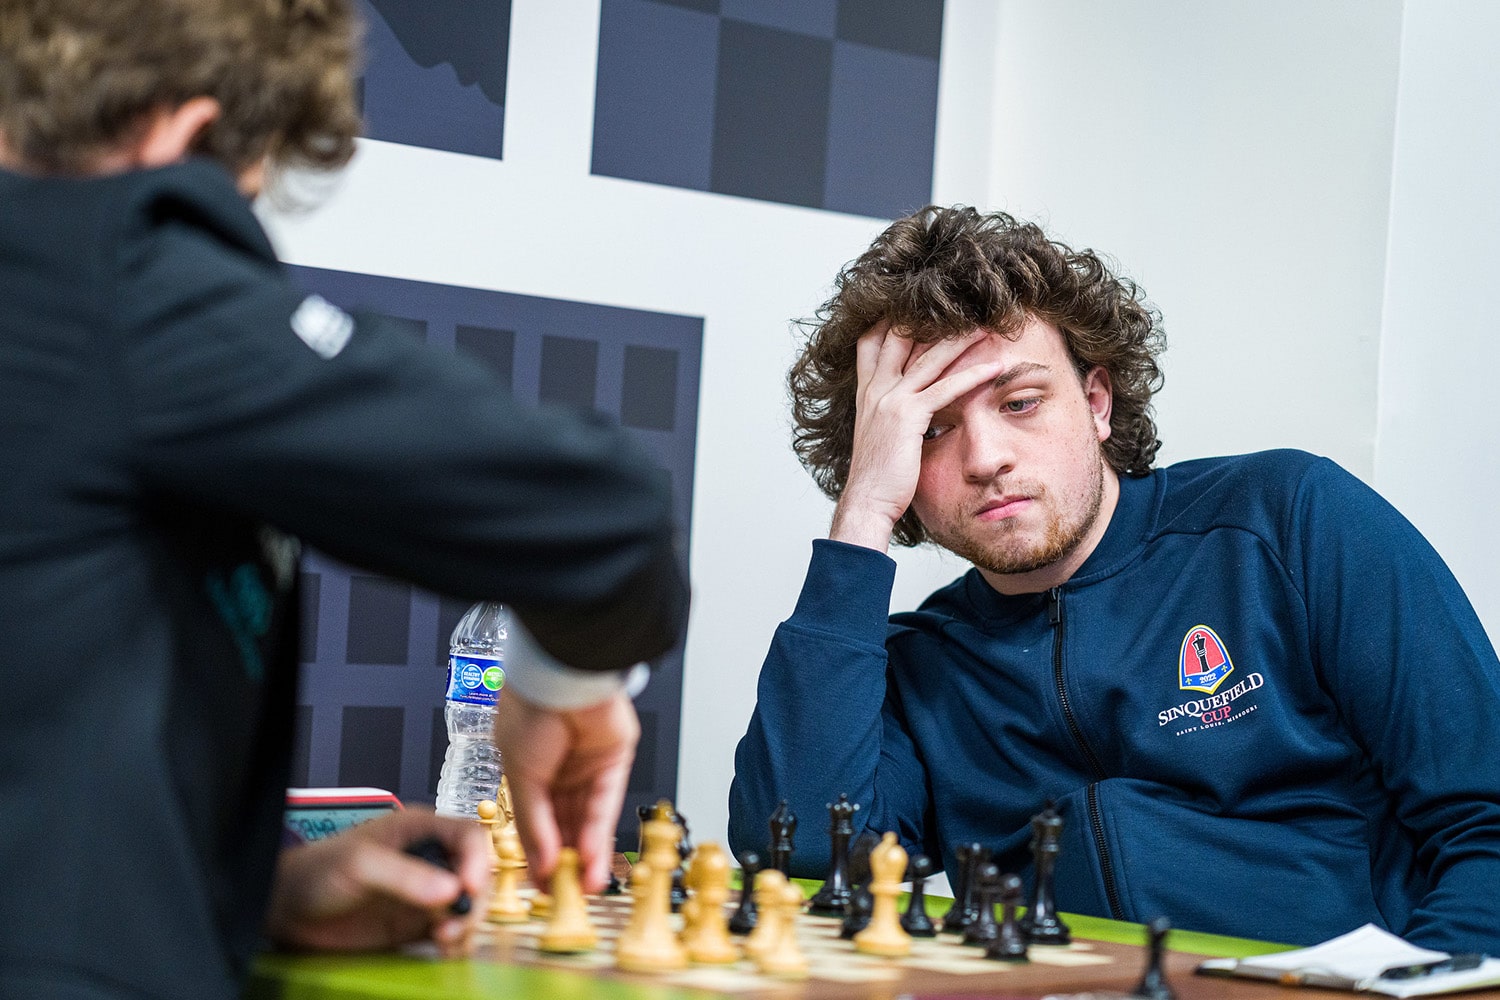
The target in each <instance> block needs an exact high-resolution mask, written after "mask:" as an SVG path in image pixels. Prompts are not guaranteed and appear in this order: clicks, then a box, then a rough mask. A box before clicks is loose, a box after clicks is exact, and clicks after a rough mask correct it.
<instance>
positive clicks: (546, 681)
mask: <svg viewBox="0 0 1500 1000" xmlns="http://www.w3.org/2000/svg"><path fill="white" fill-rule="evenodd" d="M505 652H506V655H505V683H506V684H507V685H508V686H509V687H510V689H511V690H513V691H515V692H516V693H517V694H519V695H520V696H521V697H522V698H525V699H526V700H527V701H529V702H532V703H533V704H537V705H541V706H543V707H544V708H551V709H556V710H558V711H570V710H572V709H578V708H586V707H588V706H590V705H596V704H598V703H599V702H601V701H608V700H609V699H610V698H613V697H614V696H615V695H617V694H619V693H620V692H621V691H624V692H626V693H627V694H629V695H630V697H632V698H634V697H635V696H636V695H637V694H639V693H640V692H641V691H642V690H644V689H645V687H646V682H647V681H648V680H649V679H650V676H651V669H650V668H649V667H647V666H646V664H644V663H637V664H636V665H635V666H634V667H632V668H630V669H629V670H622V671H612V670H606V671H598V670H579V669H577V668H576V667H570V666H568V665H567V664H565V663H562V662H561V661H559V660H557V659H554V658H553V657H552V656H549V655H548V654H547V652H546V650H544V649H542V647H541V645H540V644H539V643H538V642H537V641H536V639H535V638H533V637H532V635H531V633H530V632H528V631H527V630H526V627H525V626H524V625H522V624H521V622H520V619H519V618H512V619H511V622H510V629H509V631H508V634H507V637H506V651H505Z"/></svg>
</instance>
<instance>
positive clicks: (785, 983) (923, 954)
mask: <svg viewBox="0 0 1500 1000" xmlns="http://www.w3.org/2000/svg"><path fill="white" fill-rule="evenodd" d="M630 908H631V902H630V898H629V897H628V896H603V897H591V898H590V899H589V910H590V915H591V917H592V918H593V922H594V924H595V926H596V927H597V928H598V930H599V936H600V941H599V947H598V948H597V949H595V950H594V951H592V952H589V953H586V954H581V955H551V954H546V953H544V952H541V951H539V950H538V949H537V938H538V936H539V935H540V934H541V932H542V929H543V927H544V924H543V922H542V921H539V920H533V921H530V922H528V923H524V924H487V925H486V926H485V929H484V930H483V931H481V933H480V935H479V940H478V942H477V945H478V948H477V953H476V955H475V960H476V961H479V962H489V961H494V962H502V963H507V964H514V965H520V966H529V967H539V968H548V969H558V970H572V971H574V972H578V973H580V974H583V975H586V976H589V977H604V978H608V979H616V980H619V981H621V982H624V983H633V984H638V985H648V984H649V985H654V986H658V987H667V988H675V989H680V990H699V991H704V992H707V993H711V994H718V995H726V996H745V997H753V996H756V995H758V994H774V995H775V996H777V997H786V998H815V1000H842V998H851V1000H852V998H854V997H869V996H875V995H879V996H898V995H914V996H929V997H947V996H961V995H974V994H981V995H987V996H991V997H996V996H1003V997H1009V998H1021V997H1042V996H1046V995H1066V994H1077V993H1096V994H1104V993H1110V992H1114V993H1119V994H1125V993H1129V992H1130V991H1131V990H1133V989H1134V988H1135V986H1136V984H1137V983H1138V982H1139V981H1140V978H1141V975H1142V973H1143V971H1144V969H1145V948H1144V947H1140V946H1134V945H1126V944H1111V943H1106V942H1091V941H1075V942H1074V943H1073V944H1071V945H1067V946H1065V947H1039V946H1033V947H1032V948H1031V949H1030V961H1029V962H1026V963H1024V964H1011V963H1006V962H996V961H991V960H989V959H986V958H985V957H984V949H983V948H979V947H973V946H965V945H963V944H961V943H960V942H959V939H958V938H957V937H956V936H954V935H939V936H938V937H936V938H925V939H924V938H918V939H915V940H913V942H912V951H911V954H910V955H908V956H905V957H902V958H895V959H888V958H876V957H874V956H870V955H864V954H861V953H860V952H858V951H856V950H855V948H854V945H853V943H852V942H850V941H845V940H843V939H841V938H840V937H839V930H840V921H839V920H837V919H835V918H830V917H816V916H811V915H807V914H804V915H802V916H801V917H800V918H799V919H798V924H797V929H798V941H799V944H800V946H801V949H802V951H803V953H804V954H805V955H806V957H807V959H808V964H809V974H808V976H807V978H805V979H802V980H786V979H778V978H776V977H773V976H770V975H767V974H765V973H762V972H760V971H758V970H757V969H756V967H755V965H754V963H753V962H751V961H750V960H749V959H741V960H740V961H738V962H736V963H734V964H733V965H727V966H693V965H690V966H688V967H687V968H686V969H682V970H678V971H672V972H663V973H654V974H642V973H627V972H622V971H619V970H617V969H616V968H615V967H614V964H615V956H614V944H615V940H616V939H617V938H618V936H619V934H620V932H621V931H622V930H623V929H624V926H625V924H626V922H627V920H628V919H629V916H630ZM726 912H727V911H726ZM681 919H682V918H681V917H680V916H679V915H674V916H673V921H674V923H675V926H676V927H679V928H680V927H681ZM1198 961H1199V956H1191V955H1177V954H1170V953H1169V954H1168V956H1167V962H1166V971H1167V975H1168V980H1169V982H1171V983H1172V986H1173V987H1174V989H1176V991H1177V994H1178V996H1179V997H1180V998H1183V1000H1190V998H1194V997H1198V996H1202V997H1209V996H1214V997H1223V996H1226V995H1238V988H1242V987H1245V986H1248V987H1249V988H1250V993H1252V994H1255V995H1257V996H1259V997H1260V998H1261V1000H1266V997H1267V994H1266V992H1265V989H1264V988H1263V987H1261V986H1260V984H1253V983H1251V984H1246V983H1228V982H1226V981H1224V980H1206V979H1201V978H1197V979H1195V977H1194V976H1193V975H1192V970H1193V969H1194V967H1196V965H1197V964H1198Z"/></svg>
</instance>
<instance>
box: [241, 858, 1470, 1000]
mask: <svg viewBox="0 0 1500 1000" xmlns="http://www.w3.org/2000/svg"><path fill="white" fill-rule="evenodd" d="M620 864H622V865H625V864H628V863H626V862H624V861H623V859H621V860H620ZM797 881H798V882H799V884H801V885H802V888H803V891H804V893H806V894H808V895H811V893H812V892H813V891H815V890H816V888H817V883H816V882H804V881H802V880H797ZM950 902H951V901H949V900H946V899H941V898H937V897H931V898H929V900H928V911H929V913H931V914H932V916H933V917H934V918H936V917H937V916H938V915H939V914H940V913H941V912H942V911H945V910H946V909H947V907H948V905H949V904H950ZM617 905H619V906H621V907H623V906H624V905H625V904H624V903H623V902H621V903H618V904H617ZM809 919H810V918H809ZM1064 919H1065V920H1066V921H1067V922H1068V923H1069V925H1070V926H1071V927H1072V931H1073V937H1074V939H1075V941H1078V942H1081V943H1082V948H1083V949H1086V951H1084V952H1083V954H1084V955H1086V956H1099V958H1098V959H1095V961H1096V962H1097V964H1089V965H1073V964H1058V963H1056V962H1051V961H1044V960H1043V958H1044V957H1045V958H1050V957H1051V956H1050V955H1047V956H1043V957H1039V958H1038V960H1036V961H1033V962H1031V963H1029V964H1027V965H1024V966H1009V965H1006V964H1005V963H998V962H995V963H990V962H983V963H982V965H983V966H984V968H985V971H984V972H982V973H978V974H974V973H970V974H964V975H956V974H948V973H946V972H944V971H942V963H936V964H933V963H928V964H926V965H924V964H922V963H921V962H916V961H905V960H901V959H894V960H875V959H870V958H868V957H864V956H859V957H856V956H854V954H853V953H852V948H851V954H850V959H849V964H850V965H854V964H856V963H865V964H866V965H868V964H869V963H872V962H877V961H879V962H885V963H886V964H887V965H888V966H889V976H890V978H888V979H886V980H884V981H879V982H871V981H869V980H859V981H853V982H845V981H838V980H835V979H828V978H821V977H820V978H813V979H809V980H803V981H796V982H787V981H778V980H775V979H773V978H771V977H766V976H760V975H759V974H755V980H756V981H755V984H754V985H750V986H747V985H746V982H745V980H746V979H747V978H749V976H747V975H746V974H743V973H742V974H740V975H739V977H738V979H739V983H738V985H737V986H735V987H732V988H729V989H722V988H720V986H719V985H716V984H715V983H714V980H713V976H712V975H708V976H705V977H703V978H702V982H703V984H707V985H698V984H689V983H687V980H689V979H691V978H692V977H685V976H681V975H678V976H668V977H653V976H647V975H640V974H628V973H622V972H619V971H617V970H615V969H613V968H609V967H605V966H603V964H602V963H603V959H602V958H600V957H598V956H596V957H595V958H594V959H593V960H592V961H590V962H587V963H584V964H580V965H578V966H577V967H574V968H549V967H542V966H538V965H536V964H533V963H532V961H531V958H530V951H529V948H528V947H527V945H529V942H530V939H529V938H526V937H524V935H520V936H518V933H517V932H516V931H513V930H507V929H497V930H493V931H486V932H483V933H482V935H481V940H480V945H479V948H478V952H477V954H476V956H475V957H474V958H468V959H458V960H439V959H436V958H432V957H428V956H424V955H420V954H364V955H287V954H268V955H263V956H261V957H260V959H259V960H258V961H257V963H256V967H255V970H254V974H253V976H252V979H251V984H250V989H249V993H248V1000H496V998H500V997H515V998H520V997H526V998H532V997H536V998H543V997H545V998H548V1000H687V998H696V1000H704V998H708V997H712V996H725V995H731V996H737V997H744V998H746V1000H763V998H767V997H772V998H775V1000H853V998H856V997H860V998H865V997H869V998H889V1000H895V998H897V997H901V998H911V1000H942V998H949V997H959V996H969V997H986V996H987V997H992V998H997V1000H998V998H1001V997H1004V998H1006V1000H1021V998H1032V997H1042V996H1049V995H1057V996H1066V995H1068V994H1083V993H1089V992H1093V993H1095V995H1096V996H1097V995H1100V994H1103V993H1107V992H1111V991H1112V992H1116V993H1129V992H1130V991H1131V990H1132V989H1134V988H1135V986H1136V984H1137V983H1138V982H1139V981H1140V978H1141V974H1142V972H1143V971H1144V967H1145V952H1146V949H1145V948H1144V947H1143V943H1144V941H1145V931H1144V929H1143V928H1142V927H1140V926H1139V925H1136V924H1128V923H1121V922H1118V921H1114V920H1104V919H1100V918H1098V917H1087V916H1081V915H1074V914H1065V915H1064ZM810 933H816V934H820V935H831V934H832V933H833V931H832V930H831V928H829V927H828V926H827V925H826V924H825V925H823V926H820V927H818V928H816V929H815V930H813V931H810ZM942 941H943V942H944V943H943V944H942V945H941V948H942V949H943V950H944V954H952V955H955V956H957V957H958V958H959V959H960V960H963V961H968V960H969V958H970V955H973V954H974V953H977V952H978V949H967V948H964V947H963V946H962V945H960V944H958V943H957V941H956V939H954V938H951V937H948V936H946V935H945V936H943V937H942ZM518 942H522V944H520V946H518ZM829 944H830V945H831V944H832V942H831V941H830V942H829ZM1286 947H1287V946H1286V945H1279V944H1271V943H1266V942H1258V941H1248V940H1244V939H1239V938H1230V937H1223V936H1220V935H1215V934H1201V933H1195V932H1192V931H1183V930H1174V931H1172V933H1171V935H1170V936H1169V938H1168V954H1167V956H1166V961H1165V971H1166V978H1167V981H1168V982H1169V983H1170V985H1171V987H1172V989H1173V990H1174V991H1175V993H1176V995H1177V998H1178V1000H1207V998H1210V997H1215V998H1227V1000H1292V998H1293V997H1299V998H1301V1000H1310V998H1309V994H1308V993H1307V991H1306V990H1301V989H1296V988H1293V987H1283V986H1279V985H1276V984H1273V983H1265V982H1256V981H1252V980H1243V979H1225V978H1220V977H1208V976H1198V975H1194V973H1193V970H1194V969H1195V968H1196V967H1197V965H1198V963H1199V962H1200V961H1201V960H1202V959H1203V958H1204V957H1208V956H1229V957H1235V958H1244V957H1248V956H1251V955H1259V954H1265V953H1267V952H1272V951H1279V950H1282V949H1284V948H1286ZM927 949H928V952H929V953H935V951H934V949H933V947H932V946H927ZM949 949H951V952H950V951H948V950H949ZM1033 950H1034V953H1035V952H1039V951H1045V949H1036V948H1034V949H1033ZM975 957H977V956H975ZM1066 957H1068V956H1063V958H1066ZM1105 958H1107V959H1109V961H1107V962H1105V961H1103V959H1105ZM562 961H563V962H564V963H566V962H567V960H562ZM823 961H825V962H832V961H835V959H834V958H832V957H829V956H827V953H825V958H824V959H823ZM991 968H993V970H994V971H989V970H990V969H991ZM729 978H730V979H733V978H735V977H733V976H731V977H729ZM667 980H672V981H670V982H669V981H667ZM1321 992H1322V994H1323V995H1324V996H1332V995H1333V994H1331V993H1328V992H1327V991H1321ZM1467 996H1469V997H1471V998H1474V1000H1500V991H1494V992H1482V993H1471V994H1467ZM1311 1000H1316V998H1315V997H1314V998H1311Z"/></svg>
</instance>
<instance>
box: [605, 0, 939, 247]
mask: <svg viewBox="0 0 1500 1000" xmlns="http://www.w3.org/2000/svg"><path fill="white" fill-rule="evenodd" d="M942 29H943V4H942V0H603V6H602V10H601V14H600V20H599V69H598V77H597V83H596V88H595V96H594V154H593V168H592V169H593V172H594V173H595V174H603V175H607V176H610V177H623V178H626V179H628V180H637V181H649V182H651V183H655V184H670V185H673V186H675V187H683V188H692V189H694V190H698V191H714V192H717V193H719V194H729V195H741V196H744V197H748V198H760V199H763V200H766V201H776V202H784V203H786V204H790V205H806V206H810V207H813V208H826V209H833V210H835V211H839V212H850V213H854V214H857V215H871V216H877V217H881V218H895V217H898V216H901V215H905V214H907V213H909V212H910V211H912V210H913V209H916V208H920V207H921V206H922V205H924V204H926V203H927V202H928V201H930V200H931V197H932V159H933V147H934V142H935V137H936V130H937V89H938V58H939V54H940V53H939V49H940V42H941V39H942Z"/></svg>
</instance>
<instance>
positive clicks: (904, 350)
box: [829, 320, 1003, 551]
mask: <svg viewBox="0 0 1500 1000" xmlns="http://www.w3.org/2000/svg"><path fill="white" fill-rule="evenodd" d="M986 334H987V331H985V330H984V329H982V328H981V329H975V330H973V331H971V332H970V333H968V334H965V335H964V336H962V337H955V338H953V339H950V340H940V341H937V342H935V343H933V344H931V345H930V346H928V347H926V348H925V349H923V348H922V347H920V346H919V345H917V344H916V343H915V342H914V341H913V340H912V339H911V338H910V337H909V336H907V335H906V334H905V333H903V332H902V331H900V330H897V329H893V328H892V327H891V326H890V324H889V323H887V322H885V321H884V320H882V321H881V322H879V323H877V324H875V326H873V327H871V328H870V330H869V332H867V333H866V334H865V335H864V336H862V337H860V338H859V343H858V345H856V348H855V363H856V365H857V367H858V373H859V389H858V394H857V396H856V397H855V407H854V412H855V416H854V449H853V454H852V455H851V456H850V461H849V475H848V478H847V479H846V480H845V483H844V490H843V493H842V494H840V496H839V502H838V506H837V507H836V508H835V510H834V514H833V527H832V529H831V530H830V531H829V537H830V538H834V539H836V540H838V541H844V542H852V543H853V544H856V545H864V546H868V547H869V548H874V549H880V550H882V551H884V550H885V549H886V548H887V546H889V544H890V540H891V531H892V529H894V528H895V526H896V522H897V521H899V520H900V519H901V515H903V514H905V513H906V508H907V507H909V506H910V505H911V501H912V497H913V496H914V495H915V494H916V489H917V477H918V476H919V475H920V473H921V471H922V436H923V435H924V434H926V433H927V428H928V426H929V425H930V424H931V422H932V416H933V414H934V413H936V412H937V411H939V410H941V409H942V408H943V407H945V406H947V405H949V404H950V403H952V402H953V401H954V400H956V399H958V398H959V397H961V396H963V395H964V394H965V393H967V392H969V391H970V390H972V389H974V388H976V387H978V386H980V385H983V384H984V383H985V382H986V381H987V380H989V379H992V378H994V377H995V376H996V375H998V374H999V373H1000V371H1001V369H1002V367H1003V365H1002V364H1001V363H999V362H993V363H989V364H983V365H972V366H970V367H968V368H965V369H962V370H961V371H957V372H954V373H953V374H952V375H948V376H946V377H944V376H943V372H944V371H946V370H947V368H948V366H949V365H950V364H951V363H952V362H953V361H954V360H955V359H956V358H958V356H959V355H961V354H963V353H964V351H966V350H968V349H969V347H970V346H971V345H972V344H974V343H975V342H976V341H977V340H979V339H980V338H982V337H984V336H985V335H986Z"/></svg>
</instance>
